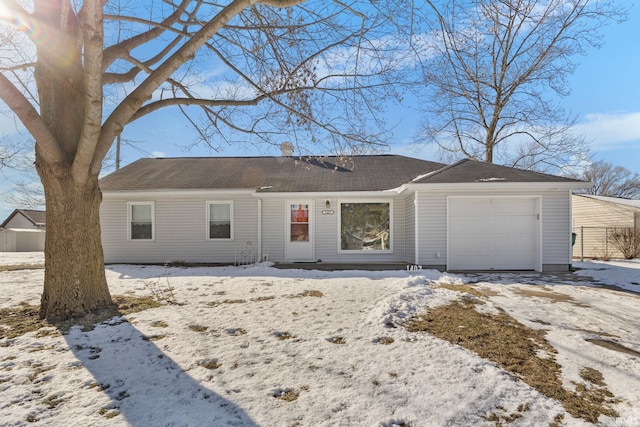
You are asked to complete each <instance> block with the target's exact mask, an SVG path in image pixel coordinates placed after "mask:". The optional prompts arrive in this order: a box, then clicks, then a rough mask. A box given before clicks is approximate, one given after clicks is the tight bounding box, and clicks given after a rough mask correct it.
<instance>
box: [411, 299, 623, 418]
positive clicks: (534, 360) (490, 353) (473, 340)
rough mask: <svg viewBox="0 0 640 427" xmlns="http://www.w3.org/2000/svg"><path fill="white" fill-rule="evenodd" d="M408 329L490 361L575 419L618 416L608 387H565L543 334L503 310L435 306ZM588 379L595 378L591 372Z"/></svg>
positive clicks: (469, 304) (468, 304)
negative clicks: (562, 408)
mask: <svg viewBox="0 0 640 427" xmlns="http://www.w3.org/2000/svg"><path fill="white" fill-rule="evenodd" d="M405 327H406V328H407V329H408V330H409V331H412V332H427V333H430V334H432V335H434V336H436V337H438V338H441V339H444V340H447V341H449V342H451V343H454V344H457V345H460V346H462V347H464V348H467V349H469V350H471V351H473V352H475V353H476V354H478V355H479V356H480V357H483V358H486V359H489V360H491V361H492V362H494V363H496V364H497V365H498V366H500V367H501V368H502V369H505V370H506V371H508V372H510V373H512V374H514V375H515V376H516V377H517V378H519V379H521V380H522V381H524V382H525V383H527V384H529V385H530V386H531V387H533V388H534V389H536V390H538V391H539V392H540V393H542V394H543V395H545V396H547V397H550V398H552V399H556V400H558V401H559V402H560V403H561V404H562V405H563V406H564V408H565V409H566V411H567V412H568V413H570V414H571V415H573V416H574V417H576V418H582V419H584V420H586V421H588V422H592V423H595V422H597V420H598V417H599V416H600V415H606V416H609V417H612V418H616V417H618V414H617V412H616V411H615V410H613V408H612V407H611V405H612V404H614V403H617V400H616V399H615V398H614V397H613V395H612V394H611V393H610V392H609V391H608V390H607V389H606V386H601V385H597V386H595V385H594V384H591V385H585V384H576V390H566V389H565V388H563V384H562V380H561V369H560V365H558V363H556V361H555V357H554V355H555V354H556V351H555V349H554V348H553V347H552V346H551V345H550V344H549V343H548V342H547V341H546V339H545V338H544V335H545V332H544V331H540V330H534V329H531V328H528V327H526V326H524V325H523V324H521V323H519V322H518V321H516V320H515V319H513V318H512V317H510V316H508V315H507V314H506V313H504V312H501V313H499V314H491V313H479V312H478V311H476V310H475V306H474V303H472V302H471V301H469V300H467V299H465V300H463V301H462V302H459V301H455V302H452V303H450V304H448V305H445V306H441V307H436V308H433V309H431V310H429V312H427V313H426V314H423V315H420V316H416V317H414V318H412V319H410V320H409V321H408V322H407V323H406V324H405ZM541 355H544V356H541ZM585 375H590V378H592V377H593V373H592V372H591V371H589V373H588V374H585ZM590 382H591V381H590ZM516 415H517V414H516ZM501 419H503V420H504V421H506V420H505V419H504V418H501Z"/></svg>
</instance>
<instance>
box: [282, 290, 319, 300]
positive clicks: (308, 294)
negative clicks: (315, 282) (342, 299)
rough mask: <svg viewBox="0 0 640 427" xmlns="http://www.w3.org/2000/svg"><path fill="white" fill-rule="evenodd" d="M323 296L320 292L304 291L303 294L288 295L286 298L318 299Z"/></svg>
mask: <svg viewBox="0 0 640 427" xmlns="http://www.w3.org/2000/svg"><path fill="white" fill-rule="evenodd" d="M323 296H324V294H323V293H322V292H320V291H314V290H306V291H303V292H300V293H299V294H296V295H288V296H287V298H303V297H315V298H320V297H323Z"/></svg>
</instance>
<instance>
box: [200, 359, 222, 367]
mask: <svg viewBox="0 0 640 427" xmlns="http://www.w3.org/2000/svg"><path fill="white" fill-rule="evenodd" d="M197 364H198V366H201V367H203V368H205V369H209V370H214V369H218V368H219V367H220V366H222V363H220V362H219V361H218V359H205V360H200V361H198V362H197Z"/></svg>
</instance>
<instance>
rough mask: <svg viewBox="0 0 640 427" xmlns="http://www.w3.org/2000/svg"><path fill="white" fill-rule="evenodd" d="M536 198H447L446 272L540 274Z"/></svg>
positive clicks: (538, 220)
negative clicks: (534, 271)
mask: <svg viewBox="0 0 640 427" xmlns="http://www.w3.org/2000/svg"><path fill="white" fill-rule="evenodd" d="M540 224H541V221H540V198H539V197H490V196H486V197H484V196H483V197H453V196H452V197H449V198H448V199H447V241H448V244H447V247H448V252H447V269H448V270H537V271H542V263H541V251H540V247H541V245H540V240H541V238H540V236H541V225H540Z"/></svg>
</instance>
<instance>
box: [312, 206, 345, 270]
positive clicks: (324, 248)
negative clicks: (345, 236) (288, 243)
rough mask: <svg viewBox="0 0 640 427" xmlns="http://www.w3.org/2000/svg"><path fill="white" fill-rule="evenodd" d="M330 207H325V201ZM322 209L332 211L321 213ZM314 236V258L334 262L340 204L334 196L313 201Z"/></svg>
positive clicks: (336, 248)
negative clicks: (314, 215) (330, 212)
mask: <svg viewBox="0 0 640 427" xmlns="http://www.w3.org/2000/svg"><path fill="white" fill-rule="evenodd" d="M327 200H329V203H330V204H331V207H330V208H329V209H327V206H326V201H327ZM323 210H329V211H333V213H332V214H323V213H322V211H323ZM315 214H316V217H315V224H314V225H315V237H316V259H319V260H322V261H327V262H328V261H331V262H334V261H335V260H336V256H337V250H338V216H339V215H340V206H339V205H338V199H336V198H335V197H326V198H324V199H322V198H320V199H316V201H315Z"/></svg>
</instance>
